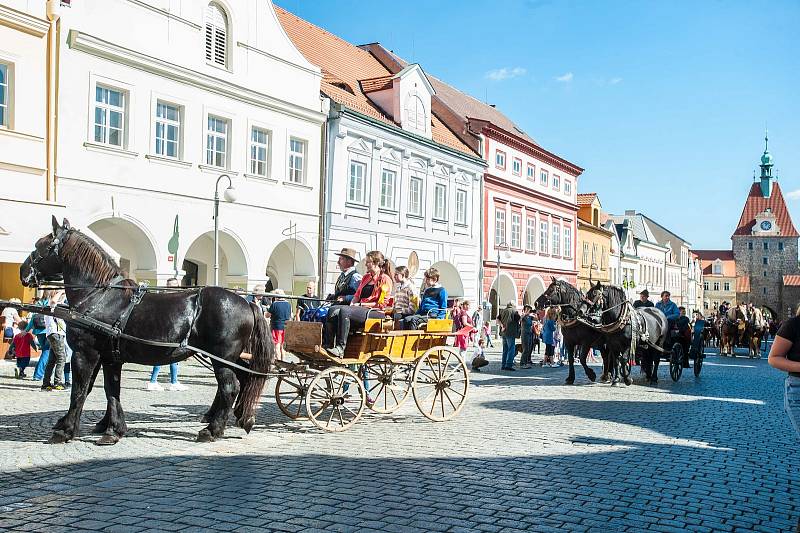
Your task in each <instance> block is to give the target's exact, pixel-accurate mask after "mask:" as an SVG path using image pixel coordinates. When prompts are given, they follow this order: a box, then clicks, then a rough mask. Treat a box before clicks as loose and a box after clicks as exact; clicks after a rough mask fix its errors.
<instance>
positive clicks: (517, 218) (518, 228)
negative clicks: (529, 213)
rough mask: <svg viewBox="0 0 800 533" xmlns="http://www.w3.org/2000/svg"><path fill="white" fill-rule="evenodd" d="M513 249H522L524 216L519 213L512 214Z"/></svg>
mask: <svg viewBox="0 0 800 533" xmlns="http://www.w3.org/2000/svg"><path fill="white" fill-rule="evenodd" d="M511 247H512V248H514V249H515V250H519V249H520V248H522V215H521V214H519V213H511Z"/></svg>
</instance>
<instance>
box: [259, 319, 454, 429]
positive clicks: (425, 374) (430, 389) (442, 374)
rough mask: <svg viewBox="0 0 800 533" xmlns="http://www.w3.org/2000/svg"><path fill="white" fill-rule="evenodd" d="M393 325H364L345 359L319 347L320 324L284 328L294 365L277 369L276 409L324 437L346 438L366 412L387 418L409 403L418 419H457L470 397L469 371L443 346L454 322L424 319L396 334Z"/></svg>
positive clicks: (294, 323)
mask: <svg viewBox="0 0 800 533" xmlns="http://www.w3.org/2000/svg"><path fill="white" fill-rule="evenodd" d="M393 324H394V321H393V320H390V319H379V318H369V319H367V320H366V322H365V324H364V327H363V328H362V329H361V330H359V331H355V332H353V333H352V334H351V335H350V337H349V338H348V341H347V347H346V349H345V352H344V356H343V357H335V356H334V355H332V354H330V353H328V352H327V351H326V350H325V348H323V347H322V324H321V323H319V322H301V321H291V322H287V324H286V344H285V348H286V350H287V351H289V352H291V353H292V354H294V355H295V356H296V357H297V358H298V359H299V360H300V361H299V362H296V363H290V362H280V363H278V370H279V371H280V375H279V377H278V381H277V383H276V385H275V400H276V402H277V404H278V408H279V409H280V410H281V411H282V412H283V413H284V414H285V415H286V416H288V417H289V418H292V419H294V420H306V419H308V420H310V421H311V422H312V423H313V424H314V425H315V426H317V427H318V428H320V429H322V430H324V431H344V430H346V429H349V428H350V427H352V426H353V424H355V422H356V421H357V420H358V419H359V418H361V416H362V414H363V413H364V411H365V410H366V409H367V408H368V409H371V410H372V411H374V412H377V413H392V412H394V411H396V410H397V409H399V408H400V407H402V406H403V404H404V403H405V402H406V400H408V399H409V398H410V397H413V398H414V402H415V403H416V405H417V408H418V409H419V411H420V413H422V414H423V415H424V416H425V417H426V418H428V419H430V420H433V421H436V422H441V421H445V420H449V419H451V418H453V417H454V416H456V415H457V414H458V413H459V412H460V411H461V409H462V408H463V407H464V404H465V402H466V400H467V396H468V394H469V371H468V369H467V365H466V364H465V362H464V360H463V358H462V357H461V356H460V355H459V353H458V351H457V350H456V349H455V348H453V347H452V346H450V345H448V340H449V339H451V338H453V337H455V336H456V335H463V334H467V333H468V332H467V331H459V332H453V331H452V327H453V322H452V320H447V319H441V320H440V319H430V320H429V321H428V322H427V324H426V325H425V326H424V329H420V330H410V331H409V330H405V331H394V330H393Z"/></svg>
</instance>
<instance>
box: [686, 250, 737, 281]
mask: <svg viewBox="0 0 800 533" xmlns="http://www.w3.org/2000/svg"><path fill="white" fill-rule="evenodd" d="M692 253H693V254H694V255H696V256H697V257H698V258H699V259H700V266H701V268H702V269H703V275H704V276H713V275H715V274H714V263H715V262H716V261H717V259H719V260H720V261H722V274H716V275H717V276H725V277H726V278H732V277H733V276H735V275H736V262H735V261H734V260H733V252H732V251H731V250H692Z"/></svg>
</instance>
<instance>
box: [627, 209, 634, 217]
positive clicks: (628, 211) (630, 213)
mask: <svg viewBox="0 0 800 533" xmlns="http://www.w3.org/2000/svg"><path fill="white" fill-rule="evenodd" d="M635 214H636V210H635V209H626V210H625V215H626V216H633V215H635Z"/></svg>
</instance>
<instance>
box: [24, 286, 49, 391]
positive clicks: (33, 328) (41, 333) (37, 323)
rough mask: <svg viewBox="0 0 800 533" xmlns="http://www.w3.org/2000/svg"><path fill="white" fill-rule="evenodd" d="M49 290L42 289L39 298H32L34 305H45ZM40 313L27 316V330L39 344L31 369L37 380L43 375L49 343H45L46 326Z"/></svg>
mask: <svg viewBox="0 0 800 533" xmlns="http://www.w3.org/2000/svg"><path fill="white" fill-rule="evenodd" d="M50 293H51V291H44V292H42V295H41V296H40V297H39V298H35V299H34V300H33V304H34V305H39V306H42V307H46V306H47V305H48V304H47V302H48V296H49V295H50ZM44 317H45V315H43V314H42V313H32V314H31V316H30V317H29V318H30V320H29V321H28V327H27V330H28V331H30V332H31V333H33V334H34V335H35V336H36V342H37V343H38V344H39V361H38V362H37V363H36V368H35V369H34V371H33V379H34V381H39V380H40V379H42V378H43V377H44V369H45V367H46V366H47V359H48V358H49V356H50V345H49V344H48V343H47V335H46V334H45V330H46V326H45V323H44Z"/></svg>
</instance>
